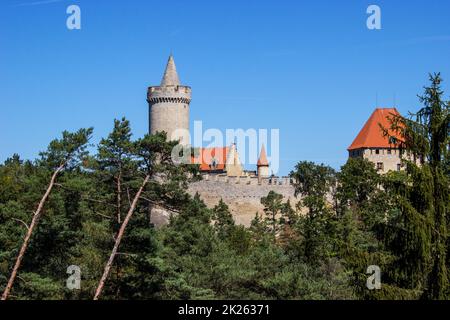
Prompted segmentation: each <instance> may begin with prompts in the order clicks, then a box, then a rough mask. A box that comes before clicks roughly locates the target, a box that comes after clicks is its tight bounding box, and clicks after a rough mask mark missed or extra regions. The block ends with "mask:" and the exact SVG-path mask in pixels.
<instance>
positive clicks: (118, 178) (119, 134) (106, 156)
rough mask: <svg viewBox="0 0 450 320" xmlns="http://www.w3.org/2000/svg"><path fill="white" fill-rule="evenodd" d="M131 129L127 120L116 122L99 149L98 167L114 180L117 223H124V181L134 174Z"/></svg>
mask: <svg viewBox="0 0 450 320" xmlns="http://www.w3.org/2000/svg"><path fill="white" fill-rule="evenodd" d="M132 148H133V143H132V142H131V128H130V123H129V121H128V120H126V119H125V118H122V120H114V129H113V131H112V132H111V133H110V134H109V136H108V138H107V139H102V140H101V141H100V144H99V147H98V156H97V161H98V166H99V169H100V172H101V173H105V175H107V178H106V179H107V180H109V177H110V178H111V179H112V183H113V184H114V185H115V198H116V207H117V213H116V216H117V223H118V224H120V223H121V221H122V218H121V211H122V206H123V204H122V194H123V184H124V179H126V178H129V176H130V175H131V174H132V173H133V169H134V162H133V161H132V156H131V154H132Z"/></svg>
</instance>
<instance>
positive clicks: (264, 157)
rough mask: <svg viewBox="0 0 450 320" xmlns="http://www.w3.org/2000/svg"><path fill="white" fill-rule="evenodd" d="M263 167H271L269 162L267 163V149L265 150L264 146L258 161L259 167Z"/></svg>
mask: <svg viewBox="0 0 450 320" xmlns="http://www.w3.org/2000/svg"><path fill="white" fill-rule="evenodd" d="M261 166H269V161H267V155H266V148H264V145H262V148H261V154H260V155H259V159H258V167H261Z"/></svg>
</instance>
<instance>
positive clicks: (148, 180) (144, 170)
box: [94, 133, 195, 300]
mask: <svg viewBox="0 0 450 320" xmlns="http://www.w3.org/2000/svg"><path fill="white" fill-rule="evenodd" d="M177 145H178V143H177V142H174V141H170V142H167V141H166V134H165V133H158V134H155V135H146V136H145V137H144V138H142V139H139V140H138V141H136V142H135V146H134V148H133V150H134V153H135V156H136V157H137V159H138V162H139V173H140V175H141V176H142V177H143V180H142V182H141V184H140V186H139V188H138V190H137V192H136V194H135V196H134V198H133V201H132V203H131V206H130V208H129V210H128V213H127V214H126V216H125V219H124V220H123V222H122V224H121V226H120V229H119V232H118V234H117V236H116V239H115V243H114V247H113V249H112V251H111V254H110V256H109V259H108V262H107V263H106V266H105V269H104V272H103V275H102V277H101V279H100V282H99V284H98V287H97V290H96V293H95V296H94V300H98V299H99V297H100V295H101V294H102V291H103V288H104V285H105V282H106V280H107V278H108V276H109V273H110V270H111V267H112V265H113V262H114V259H115V257H116V255H117V252H118V248H119V246H120V243H121V241H122V238H123V236H124V233H125V229H126V228H127V225H128V223H129V222H130V219H131V217H132V215H133V214H134V212H135V210H136V208H137V205H138V201H139V200H140V199H141V197H142V196H143V195H144V194H145V195H146V197H145V200H146V201H147V202H150V203H152V204H157V205H164V206H166V207H168V208H170V209H172V208H176V206H179V205H180V204H182V203H183V201H185V200H186V199H188V196H187V194H186V192H185V191H184V190H185V188H186V186H187V180H188V178H187V176H188V174H189V173H192V172H195V170H188V169H187V168H188V166H189V165H175V164H174V162H173V159H172V151H173V149H174V148H175V147H176V146H177ZM148 185H149V186H148ZM146 189H147V190H146ZM142 198H143V197H142Z"/></svg>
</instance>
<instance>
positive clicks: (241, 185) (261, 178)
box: [147, 55, 401, 226]
mask: <svg viewBox="0 0 450 320" xmlns="http://www.w3.org/2000/svg"><path fill="white" fill-rule="evenodd" d="M191 96H192V90H191V88H190V87H189V86H185V85H182V84H181V82H180V79H179V77H178V73H177V69H176V66H175V61H174V58H173V56H172V55H170V57H169V60H168V62H167V66H166V69H165V72H164V75H163V78H162V81H161V84H160V85H159V86H151V87H149V88H148V92H147V102H148V105H149V132H150V133H151V134H154V133H156V132H162V131H165V132H166V133H167V137H168V139H170V140H176V141H179V142H180V144H182V145H189V143H190V131H189V109H190V103H191ZM393 114H397V115H398V111H397V110H396V109H395V108H390V109H381V108H378V109H376V110H375V111H374V113H373V114H372V116H371V117H370V118H369V120H368V121H367V123H366V124H365V125H364V127H363V128H362V130H361V131H360V133H359V134H358V135H357V137H356V139H355V140H354V142H353V143H352V144H351V146H350V147H349V148H348V152H349V157H362V158H366V159H368V160H369V161H372V162H373V163H375V165H376V168H377V170H378V171H379V172H380V173H386V172H388V171H390V170H400V169H401V161H400V149H399V148H398V146H397V145H394V144H393V143H391V141H388V138H386V137H384V136H383V134H382V132H381V128H380V125H381V126H382V127H385V128H388V127H389V122H388V117H389V116H390V115H393ZM390 134H392V135H394V136H395V134H394V133H392V132H390ZM194 150H195V152H194V155H193V156H192V157H191V161H192V162H193V163H195V164H199V166H200V171H201V173H202V177H203V179H202V180H201V181H199V182H194V183H192V184H191V185H190V186H189V190H188V192H189V193H190V194H192V195H194V194H196V193H198V194H199V195H200V197H201V198H202V199H203V201H204V202H205V203H206V205H207V206H208V207H214V206H215V205H216V204H217V203H218V202H219V201H220V199H223V201H224V202H225V203H226V204H227V205H228V206H229V208H230V211H231V213H232V214H233V216H234V218H235V220H236V223H238V224H244V225H247V226H248V225H249V224H250V222H251V220H252V219H253V217H254V216H255V213H256V212H259V213H262V212H263V209H264V208H263V206H262V204H261V201H260V200H261V198H262V197H265V196H267V194H268V193H269V192H270V191H275V192H277V193H279V194H281V195H283V197H284V200H285V201H287V200H290V201H291V203H292V204H295V203H296V202H297V201H298V200H299V199H296V197H295V195H294V186H293V183H292V180H291V179H290V178H289V177H276V176H273V175H271V174H270V163H269V161H268V159H267V154H266V150H265V147H264V145H262V147H261V150H260V154H259V157H258V162H257V165H256V171H246V170H244V168H243V166H242V164H241V162H240V160H239V153H238V150H237V148H236V144H231V145H230V146H224V147H216V148H197V149H194ZM169 215H170V214H169V213H168V212H167V211H165V210H162V209H155V210H153V211H152V220H153V222H154V223H155V224H156V225H161V224H164V223H166V222H167V220H168V218H169Z"/></svg>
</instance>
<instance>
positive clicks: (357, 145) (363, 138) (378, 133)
mask: <svg viewBox="0 0 450 320" xmlns="http://www.w3.org/2000/svg"><path fill="white" fill-rule="evenodd" d="M393 115H400V113H399V112H398V111H397V109H395V108H377V109H375V111H374V112H373V113H372V115H371V116H370V118H369V120H367V122H366V124H365V125H364V127H363V128H362V129H361V131H360V132H359V134H358V136H357V137H356V139H355V140H354V141H353V143H352V144H351V146H350V147H348V150H349V151H351V150H356V149H361V148H395V147H396V146H395V145H394V144H392V143H389V138H388V137H384V136H383V132H382V130H381V128H380V125H381V126H382V127H383V128H386V129H388V128H390V127H391V123H390V122H389V119H388V117H389V118H392V116H393ZM388 132H389V135H390V136H394V137H396V138H397V139H399V140H401V139H400V137H399V136H398V135H397V134H395V133H393V132H392V131H391V130H388Z"/></svg>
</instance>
